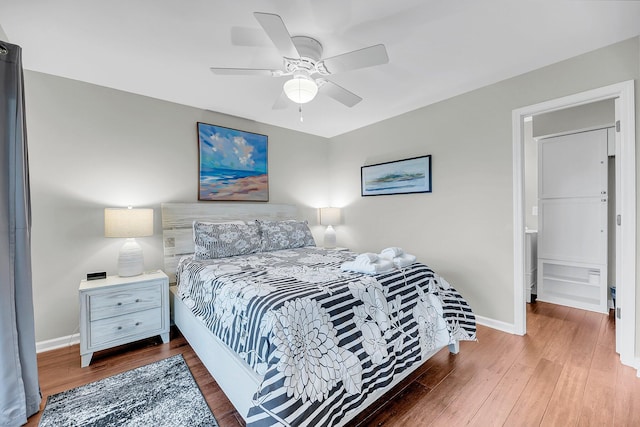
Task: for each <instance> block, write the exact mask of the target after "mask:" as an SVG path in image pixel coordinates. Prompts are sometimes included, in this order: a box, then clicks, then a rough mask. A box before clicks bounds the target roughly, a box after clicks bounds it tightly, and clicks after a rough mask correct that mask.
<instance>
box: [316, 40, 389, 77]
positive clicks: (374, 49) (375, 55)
mask: <svg viewBox="0 0 640 427" xmlns="http://www.w3.org/2000/svg"><path fill="white" fill-rule="evenodd" d="M387 62H389V56H388V55H387V49H386V48H385V47H384V45H383V44H377V45H375V46H369V47H365V48H363V49H359V50H354V51H352V52H347V53H343V54H341V55H336V56H332V57H331V58H327V59H324V60H322V63H323V64H324V67H325V69H326V70H327V71H328V72H329V74H334V73H340V72H342V71H349V70H355V69H358V68H365V67H371V66H373V65H380V64H386V63H387Z"/></svg>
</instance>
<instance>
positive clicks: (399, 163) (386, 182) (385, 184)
mask: <svg viewBox="0 0 640 427" xmlns="http://www.w3.org/2000/svg"><path fill="white" fill-rule="evenodd" d="M360 183H361V190H362V195H363V196H382V195H385V194H406V193H431V155H428V156H421V157H413V158H411V159H404V160H396V161H393V162H387V163H378V164H375V165H368V166H362V167H361V168H360Z"/></svg>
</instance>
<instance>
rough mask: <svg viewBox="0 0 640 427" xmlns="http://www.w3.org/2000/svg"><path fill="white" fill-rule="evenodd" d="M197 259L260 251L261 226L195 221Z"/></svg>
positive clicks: (194, 232) (194, 234) (251, 223)
mask: <svg viewBox="0 0 640 427" xmlns="http://www.w3.org/2000/svg"><path fill="white" fill-rule="evenodd" d="M193 240H194V243H195V259H197V260H204V259H213V258H225V257H230V256H235V255H246V254H252V253H255V252H258V251H260V242H261V239H260V227H259V226H258V224H257V223H256V222H255V221H253V222H250V223H247V224H231V223H221V224H216V223H212V222H200V221H194V222H193Z"/></svg>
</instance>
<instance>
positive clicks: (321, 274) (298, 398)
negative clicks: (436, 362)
mask: <svg viewBox="0 0 640 427" xmlns="http://www.w3.org/2000/svg"><path fill="white" fill-rule="evenodd" d="M355 255H356V254H354V253H351V252H343V251H326V250H323V249H320V248H315V247H306V248H298V249H291V250H281V251H274V252H264V253H257V254H252V255H249V256H238V257H230V258H223V259H215V260H203V261H195V260H193V259H192V257H185V258H183V259H182V260H181V262H180V264H179V266H178V272H177V277H178V295H179V296H180V298H182V299H183V301H184V302H185V304H186V305H187V306H188V307H189V308H190V309H191V310H192V311H193V312H194V314H195V315H196V316H197V317H198V318H200V319H201V320H202V321H203V322H204V323H205V324H206V325H207V327H208V328H209V329H210V330H211V331H213V333H214V334H216V335H217V336H218V337H219V338H220V339H221V340H222V341H224V342H225V343H226V344H227V345H228V346H229V347H230V348H231V349H233V350H234V351H235V352H236V353H237V354H239V355H240V357H241V358H242V359H244V360H245V361H246V363H247V364H248V365H249V366H250V367H251V368H252V369H254V370H255V371H256V372H257V373H258V374H259V375H260V376H262V377H263V382H262V384H261V386H260V389H259V390H256V392H255V395H254V405H255V406H254V407H253V408H251V409H250V411H249V414H248V417H247V419H248V424H249V425H256V426H262V425H334V424H336V423H338V422H339V421H340V420H341V419H342V418H343V417H344V416H345V415H346V414H347V413H349V412H350V411H352V410H356V408H357V407H358V406H359V405H360V403H361V402H363V401H364V400H365V399H366V398H367V397H368V396H369V395H371V394H372V393H374V392H375V391H376V390H377V389H379V388H381V387H385V386H387V385H389V384H391V383H392V381H393V380H394V378H395V377H396V376H398V375H400V374H402V373H403V372H404V371H406V370H407V369H409V368H410V367H411V366H413V365H415V364H418V363H421V362H423V361H424V360H425V358H426V357H428V356H429V355H430V354H432V353H433V352H434V351H435V350H437V349H439V348H441V347H443V346H446V345H447V344H450V343H453V342H455V341H457V340H475V331H476V327H475V316H474V315H473V313H472V311H471V309H470V308H469V306H468V304H467V303H466V301H465V300H464V299H463V298H462V297H461V296H460V294H458V292H457V291H456V290H455V289H453V288H452V287H451V286H450V285H449V284H448V283H447V282H446V281H445V280H444V279H442V278H441V277H439V276H438V275H436V274H435V273H434V272H433V271H432V270H431V269H429V268H428V267H427V266H425V265H423V264H420V263H414V264H413V265H411V266H409V267H407V268H405V269H403V270H394V271H392V272H389V273H384V274H379V275H376V276H369V275H364V274H359V273H350V272H343V271H341V270H340V265H341V264H342V263H343V262H344V261H350V260H353V258H354V257H355Z"/></svg>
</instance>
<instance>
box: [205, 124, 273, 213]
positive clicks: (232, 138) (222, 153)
mask: <svg viewBox="0 0 640 427" xmlns="http://www.w3.org/2000/svg"><path fill="white" fill-rule="evenodd" d="M267 142H268V137H267V136H266V135H261V134H258V133H253V132H246V131H242V130H237V129H231V128H227V127H223V126H216V125H210V124H206V123H200V122H198V163H199V174H198V176H199V185H198V200H216V201H251V202H268V201H269V176H268V173H267Z"/></svg>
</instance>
